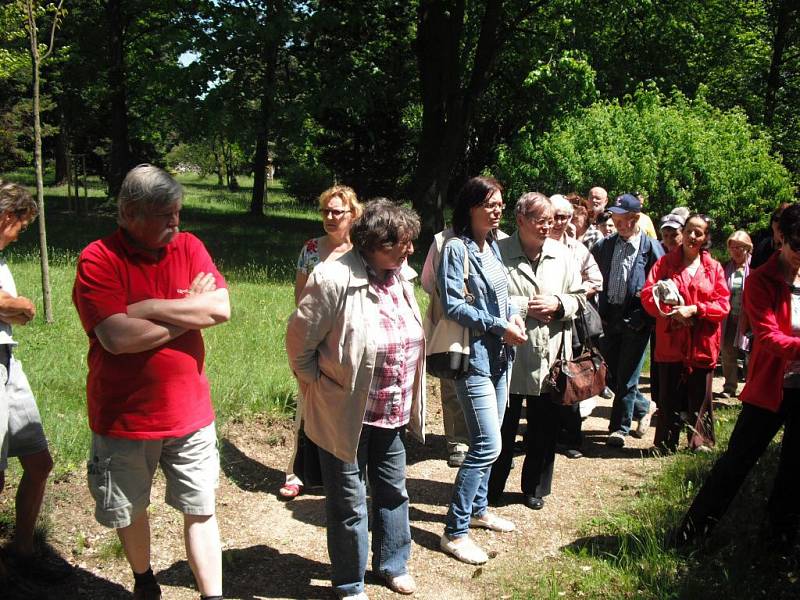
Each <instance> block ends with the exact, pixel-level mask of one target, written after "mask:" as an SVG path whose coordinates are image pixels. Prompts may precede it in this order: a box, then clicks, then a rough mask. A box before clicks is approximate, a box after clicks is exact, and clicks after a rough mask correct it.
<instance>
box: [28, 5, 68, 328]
mask: <svg viewBox="0 0 800 600" xmlns="http://www.w3.org/2000/svg"><path fill="white" fill-rule="evenodd" d="M25 7H26V9H27V14H28V37H29V40H30V44H31V51H30V53H31V70H32V75H33V166H34V170H35V172H36V202H37V204H38V205H39V260H40V264H41V271H42V301H43V304H44V320H45V322H46V323H52V322H53V302H52V294H51V288H50V261H49V259H48V256H47V227H46V223H45V216H44V215H45V212H44V176H43V174H42V123H41V120H40V118H39V114H40V106H39V66H40V61H41V55H40V54H39V38H38V35H37V29H36V13H35V7H34V3H33V0H27V1H26V3H25ZM59 8H60V5H59ZM53 27H55V25H54V26H53ZM51 47H52V42H51Z"/></svg>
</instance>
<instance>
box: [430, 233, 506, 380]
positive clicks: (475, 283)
mask: <svg viewBox="0 0 800 600" xmlns="http://www.w3.org/2000/svg"><path fill="white" fill-rule="evenodd" d="M451 239H452V240H453V241H449V240H448V242H447V243H446V244H445V246H444V248H443V249H442V259H441V264H440V266H439V272H438V274H437V285H438V286H439V294H440V296H441V298H442V310H443V312H444V314H445V315H446V316H447V318H448V319H452V320H454V321H456V322H457V323H459V324H460V325H463V326H464V327H468V328H469V329H470V330H471V336H470V356H469V373H470V374H475V375H483V376H487V377H488V376H492V375H497V374H499V373H502V372H503V371H504V370H505V369H506V368H508V363H509V362H510V361H511V359H512V356H511V353H510V348H507V347H506V345H505V344H504V343H503V340H502V338H503V334H504V333H505V331H506V329H508V325H509V322H508V319H509V317H510V316H511V311H512V309H511V304H510V303H509V305H508V311H507V313H506V314H505V315H502V316H501V315H500V305H499V303H498V301H497V293H496V292H495V290H494V288H493V287H492V283H491V282H490V281H489V279H488V277H487V275H486V273H485V272H484V269H483V265H482V264H481V259H480V257H479V256H478V254H479V250H478V245H477V244H476V243H475V241H474V240H472V239H470V238H469V237H466V236H463V235H462V236H459V237H457V238H451ZM455 240H460V241H461V242H462V243H459V242H457V241H455ZM486 243H487V244H489V245H490V247H491V249H492V252H493V253H494V255H495V256H496V257H497V260H498V261H499V262H500V264H501V265H502V259H501V258H500V251H499V250H498V248H497V243H496V242H495V241H493V240H492V241H490V240H488V239H487V240H486ZM465 250H466V251H467V253H468V255H469V276H468V278H467V290H468V292H469V294H470V295H471V296H473V297H474V300H472V302H469V301H468V299H467V298H465V297H464V252H465Z"/></svg>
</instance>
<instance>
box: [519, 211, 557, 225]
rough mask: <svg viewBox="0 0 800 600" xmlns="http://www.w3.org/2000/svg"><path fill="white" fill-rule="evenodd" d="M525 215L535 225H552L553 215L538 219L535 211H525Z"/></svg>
mask: <svg viewBox="0 0 800 600" xmlns="http://www.w3.org/2000/svg"><path fill="white" fill-rule="evenodd" d="M523 216H524V217H525V218H526V219H528V220H529V221H530V222H531V223H533V224H534V225H538V226H540V227H544V226H545V225H552V224H553V218H552V217H539V218H538V219H537V218H536V216H535V213H523Z"/></svg>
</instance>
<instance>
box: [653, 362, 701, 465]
mask: <svg viewBox="0 0 800 600" xmlns="http://www.w3.org/2000/svg"><path fill="white" fill-rule="evenodd" d="M650 370H651V371H656V372H658V379H659V395H658V400H657V401H656V402H657V404H658V418H657V419H656V439H655V445H656V447H659V448H664V449H665V450H668V451H670V452H674V451H675V450H677V448H678V442H679V441H680V437H681V430H682V429H684V427H685V428H686V430H687V431H686V433H687V436H688V438H689V447H690V448H691V449H693V450H694V449H695V448H698V447H699V446H709V447H711V446H713V445H714V442H715V438H714V410H713V396H712V392H711V383H712V381H713V377H714V372H713V370H712V369H692V370H691V372H689V371H687V370H686V368H685V367H684V366H683V364H682V363H657V364H656V365H654V368H651V369H650ZM682 412H683V413H685V414H686V415H688V418H686V420H684V419H683V418H681V413H682Z"/></svg>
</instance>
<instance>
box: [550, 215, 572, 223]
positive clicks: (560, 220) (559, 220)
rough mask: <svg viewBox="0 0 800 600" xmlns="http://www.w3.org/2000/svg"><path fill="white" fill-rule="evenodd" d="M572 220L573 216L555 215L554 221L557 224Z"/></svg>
mask: <svg viewBox="0 0 800 600" xmlns="http://www.w3.org/2000/svg"><path fill="white" fill-rule="evenodd" d="M571 218H572V215H553V221H555V222H556V223H566V222H567V221H569V220H570V219H571Z"/></svg>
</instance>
